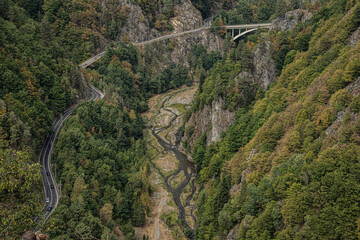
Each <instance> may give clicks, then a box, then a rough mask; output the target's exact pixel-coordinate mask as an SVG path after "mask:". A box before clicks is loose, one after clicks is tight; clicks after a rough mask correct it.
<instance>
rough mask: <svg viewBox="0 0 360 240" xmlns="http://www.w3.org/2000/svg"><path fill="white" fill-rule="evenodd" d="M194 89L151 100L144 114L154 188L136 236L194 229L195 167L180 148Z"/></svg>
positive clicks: (176, 234) (169, 235) (178, 234)
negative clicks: (183, 119)
mask: <svg viewBox="0 0 360 240" xmlns="http://www.w3.org/2000/svg"><path fill="white" fill-rule="evenodd" d="M195 92H196V87H186V88H182V89H178V90H173V91H170V92H168V93H165V94H160V95H156V96H154V97H153V98H151V99H150V101H149V107H150V110H149V111H148V112H147V113H145V114H144V116H146V117H147V118H148V119H149V122H148V130H147V132H146V134H145V135H146V139H147V140H148V142H149V145H150V146H151V147H150V149H149V151H150V153H151V175H150V180H151V185H152V187H153V189H154V192H153V194H152V196H151V201H150V205H151V206H150V214H149V217H148V218H147V223H146V226H145V227H144V228H138V229H136V235H137V237H140V238H141V237H142V235H146V236H148V237H149V239H155V240H158V239H159V240H160V239H185V236H184V234H183V230H184V229H186V228H188V229H191V230H193V229H194V226H195V221H196V219H195V217H194V215H193V211H194V200H193V197H194V195H195V193H196V186H195V181H194V179H195V167H194V164H193V163H192V162H189V161H188V160H187V156H186V154H184V153H183V152H182V151H180V147H179V145H180V140H181V138H180V137H179V136H180V135H179V129H180V127H181V126H182V122H183V121H182V117H183V114H184V112H185V111H186V109H187V108H189V107H190V104H191V102H192V99H193V97H194V94H195ZM178 220H180V221H178ZM179 223H181V226H180V225H179Z"/></svg>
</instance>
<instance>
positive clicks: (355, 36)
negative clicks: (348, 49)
mask: <svg viewBox="0 0 360 240" xmlns="http://www.w3.org/2000/svg"><path fill="white" fill-rule="evenodd" d="M359 40H360V27H359V28H358V29H357V30H356V31H355V32H354V33H353V34H352V35H351V37H350V40H349V45H351V46H353V47H355V45H356V44H357V42H358V41H359Z"/></svg>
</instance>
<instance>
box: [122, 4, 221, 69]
mask: <svg viewBox="0 0 360 240" xmlns="http://www.w3.org/2000/svg"><path fill="white" fill-rule="evenodd" d="M122 4H123V7H126V8H127V9H128V17H127V22H126V23H125V24H124V26H123V27H122V29H121V39H122V40H124V41H128V42H134V43H135V42H142V41H147V40H151V39H154V38H157V37H160V36H163V35H168V34H171V33H179V32H183V31H187V30H191V29H195V28H199V27H201V26H202V25H203V19H202V16H201V13H200V12H199V11H198V10H197V9H196V8H195V7H194V6H193V4H192V3H191V1H190V0H181V1H178V3H176V4H175V5H174V17H172V18H171V19H170V22H171V25H172V26H173V31H171V32H169V31H163V32H160V31H158V30H157V29H155V28H151V26H150V24H149V21H148V20H147V18H146V15H145V14H144V12H143V10H142V9H141V7H140V6H138V5H137V4H135V3H133V2H129V3H127V2H123V3H122ZM199 43H201V44H203V45H204V46H205V47H206V48H207V50H208V51H211V50H215V51H222V46H223V39H221V38H220V37H219V36H217V35H214V34H212V33H210V31H207V30H204V31H201V32H197V33H193V34H188V35H184V36H181V37H176V38H173V39H169V40H163V41H159V42H155V43H153V44H150V45H146V46H144V47H140V51H141V53H142V55H143V58H144V59H145V62H146V67H147V68H151V69H150V71H149V72H151V73H153V74H157V73H158V72H159V71H160V70H161V69H163V68H164V67H165V66H166V65H167V64H168V63H169V62H174V63H176V64H183V65H185V66H187V67H188V66H189V63H188V62H187V59H188V58H187V55H188V53H189V52H190V50H191V46H192V45H194V44H199Z"/></svg>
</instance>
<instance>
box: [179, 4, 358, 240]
mask: <svg viewBox="0 0 360 240" xmlns="http://www.w3.org/2000/svg"><path fill="white" fill-rule="evenodd" d="M340 20H341V21H340ZM359 24H360V5H359V4H358V3H356V2H354V1H333V2H332V4H330V5H329V6H326V7H322V8H321V9H319V11H318V12H317V13H315V15H314V17H313V18H312V19H311V21H310V22H308V23H306V24H300V25H298V26H296V28H295V29H294V30H293V31H291V32H290V31H288V32H286V31H285V32H278V33H276V32H270V33H269V35H267V36H264V37H261V36H259V39H257V41H260V42H261V41H271V42H272V43H273V45H274V46H280V48H278V49H275V52H274V59H275V62H276V68H277V71H278V75H279V76H278V79H277V82H276V84H275V85H272V86H271V87H270V89H269V90H268V91H266V92H265V94H263V93H261V92H260V94H259V92H258V91H256V90H255V91H254V90H252V91H247V92H248V93H249V92H250V93H251V92H252V93H253V95H252V96H246V95H244V94H239V91H240V89H239V90H237V89H235V90H234V79H233V77H231V76H233V75H232V74H231V72H232V71H237V73H238V72H240V71H244V67H246V65H247V64H246V63H247V62H249V61H247V60H246V59H238V58H236V56H237V52H240V53H241V52H242V51H243V50H242V45H244V43H242V42H239V44H238V46H237V47H236V48H234V49H233V50H231V51H230V52H229V53H228V57H227V58H226V59H227V61H223V62H222V63H219V64H217V65H216V66H215V67H214V68H213V69H211V70H210V76H208V77H207V78H206V79H205V80H204V82H203V84H202V85H200V90H199V91H198V93H197V96H196V98H195V100H194V104H193V108H192V112H193V113H194V112H197V111H200V110H201V109H202V108H203V107H204V105H206V104H209V103H211V102H212V101H214V100H215V99H217V98H223V99H225V105H224V107H226V108H228V109H229V110H230V111H236V119H235V122H234V124H233V125H231V126H230V127H229V129H228V130H227V131H226V132H225V133H224V135H223V138H222V139H221V140H220V141H219V142H217V143H214V144H211V145H207V141H206V135H205V134H204V135H202V136H201V137H200V138H198V139H197V141H196V145H195V146H194V147H193V149H191V148H190V146H189V147H188V148H189V151H191V152H192V156H193V159H194V161H195V162H196V166H197V172H198V174H199V176H198V181H199V184H200V188H201V190H200V194H199V199H198V203H197V205H198V216H199V223H198V224H199V226H198V228H197V231H196V236H197V239H213V238H215V237H216V236H226V235H227V234H228V233H229V230H231V229H234V228H235V229H236V231H237V235H236V236H237V239H357V238H358V236H359V235H358V233H359V225H358V222H359V220H358V219H359V214H360V212H359V211H360V209H359V208H358V207H357V204H356V203H357V202H358V201H359V198H358V196H359V190H360V188H359V180H360V179H359V175H358V174H359V168H358V166H359V158H358V153H359V134H360V131H359V120H358V118H357V117H355V116H357V114H358V111H359V109H358V107H357V106H358V102H359V100H358V99H359V97H358V95H356V94H354V93H353V92H351V90H350V89H351V88H349V87H347V86H352V85H353V84H355V83H356V84H358V83H357V81H358V80H359V79H358V78H359V76H360V72H359V70H360V68H359V67H360V65H359V63H360V61H359V57H360V55H359V53H360V51H359V44H357V45H356V46H355V47H350V46H349V45H348V39H349V38H350V36H351V34H352V33H353V32H354V31H355V30H356V29H357V28H358V27H359ZM340 29H341V30H340ZM250 40H251V39H250V38H248V42H247V45H248V46H251V45H250V44H249V41H250ZM246 51H248V50H246ZM250 55H251V53H250ZM239 56H242V57H246V56H247V54H246V53H245V54H244V53H241V54H239ZM250 62H251V61H250ZM248 67H250V68H251V65H248ZM219 79H221V81H219ZM200 84H201V82H200ZM241 86H242V87H243V88H245V89H246V85H244V83H242V84H241ZM355 86H356V85H355ZM243 96H246V97H245V99H246V100H247V102H244V101H242V97H243ZM190 114H191V113H190ZM340 116H341V120H340V122H341V124H340V125H338V126H337V127H336V128H335V129H334V127H335V126H334V123H333V122H334V121H335V120H336V119H339V118H340ZM337 121H339V120H337ZM329 129H334V130H333V131H336V133H335V134H330V133H329ZM185 131H186V130H185ZM233 186H236V187H238V188H237V189H238V190H237V192H235V193H233V192H232V191H231V188H232V187H233ZM230 193H231V194H230Z"/></svg>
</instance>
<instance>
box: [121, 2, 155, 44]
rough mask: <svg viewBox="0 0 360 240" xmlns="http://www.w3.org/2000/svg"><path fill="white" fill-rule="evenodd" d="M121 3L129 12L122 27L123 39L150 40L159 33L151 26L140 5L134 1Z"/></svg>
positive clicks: (131, 40) (133, 40)
mask: <svg viewBox="0 0 360 240" xmlns="http://www.w3.org/2000/svg"><path fill="white" fill-rule="evenodd" d="M121 5H122V6H121V7H122V8H126V9H127V12H128V16H127V21H126V23H125V24H124V26H123V27H122V28H121V35H120V36H121V37H120V38H121V40H123V41H130V42H142V41H146V40H150V39H151V38H152V36H158V35H159V33H158V32H157V31H155V30H153V29H151V28H150V25H149V22H148V21H147V19H146V17H145V15H144V13H143V11H142V9H141V7H140V6H139V5H137V4H134V3H132V1H129V2H127V1H123V2H121Z"/></svg>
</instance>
